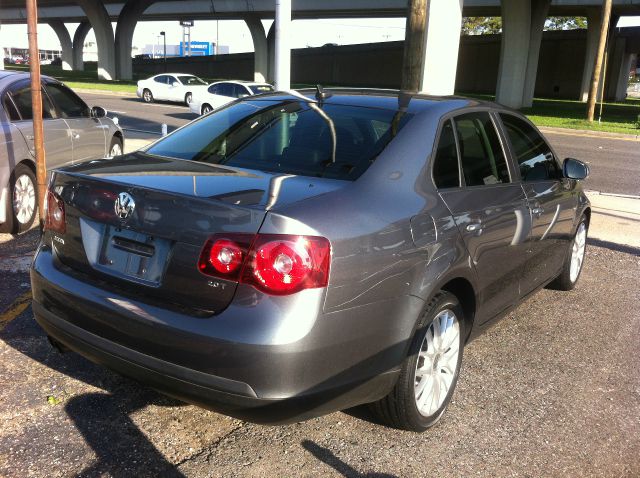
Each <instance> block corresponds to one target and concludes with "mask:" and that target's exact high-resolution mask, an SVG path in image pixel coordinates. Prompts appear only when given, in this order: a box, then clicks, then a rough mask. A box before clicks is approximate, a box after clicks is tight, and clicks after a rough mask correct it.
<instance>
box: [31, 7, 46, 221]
mask: <svg viewBox="0 0 640 478" xmlns="http://www.w3.org/2000/svg"><path fill="white" fill-rule="evenodd" d="M26 2H27V29H28V35H29V69H30V70H31V109H32V111H33V144H34V149H35V152H36V182H37V183H38V211H40V224H41V225H43V224H44V195H45V192H46V189H47V160H46V158H45V153H44V129H43V126H42V82H41V81H40V52H39V51H38V2H37V0H26Z"/></svg>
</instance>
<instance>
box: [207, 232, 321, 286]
mask: <svg viewBox="0 0 640 478" xmlns="http://www.w3.org/2000/svg"><path fill="white" fill-rule="evenodd" d="M330 261H331V245H330V244H329V241H328V240H327V239H325V238H324V237H315V236H291V235H280V234H258V235H255V236H254V235H252V234H227V235H220V234H219V235H216V236H214V237H212V238H211V239H209V241H207V244H206V245H205V247H204V249H203V250H202V254H201V255H200V261H199V262H198V268H199V269H200V271H201V272H202V273H204V274H206V275H210V276H214V277H220V278H222V279H227V280H233V281H237V282H241V283H244V284H250V285H252V286H254V287H255V288H256V289H259V290H261V291H263V292H266V293H268V294H273V295H286V294H293V293H295V292H299V291H301V290H303V289H312V288H317V287H326V286H327V284H328V281H329V264H330Z"/></svg>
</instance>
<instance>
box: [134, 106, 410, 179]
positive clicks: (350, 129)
mask: <svg viewBox="0 0 640 478" xmlns="http://www.w3.org/2000/svg"><path fill="white" fill-rule="evenodd" d="M317 108H318V107H316V106H315V105H313V106H312V105H310V104H309V103H307V102H305V101H293V100H289V101H284V102H283V101H280V100H278V101H276V100H253V101H244V102H241V103H234V104H232V105H230V106H228V107H226V108H222V109H220V110H218V111H217V112H216V113H214V114H211V115H208V116H206V117H203V118H201V119H199V120H196V121H195V122H193V123H192V124H190V125H189V126H186V127H185V128H182V129H181V130H179V131H176V132H175V133H173V134H171V135H169V136H167V137H166V138H165V139H162V140H160V141H159V142H157V143H155V144H154V145H153V146H151V147H150V148H149V149H148V150H147V153H148V154H152V155H158V156H168V157H172V158H177V159H185V160H191V161H199V162H205V163H209V164H222V165H227V166H234V167H238V168H247V169H255V170H260V171H269V172H274V173H280V174H294V175H301V176H316V177H327V178H335V179H347V180H355V179H356V178H358V177H359V176H360V175H361V174H362V173H364V171H366V170H367V169H368V167H369V166H370V165H371V164H372V163H373V162H374V161H375V159H376V158H377V157H378V155H379V154H380V153H381V152H382V151H383V150H384V149H385V148H386V146H387V145H388V144H389V142H390V141H391V140H392V139H393V138H394V136H395V134H397V132H398V131H400V129H401V128H402V127H403V126H404V125H405V124H406V123H407V122H408V121H410V119H411V118H412V115H411V114H405V115H403V116H402V117H399V116H397V115H396V112H395V111H393V110H384V109H378V108H365V107H357V106H345V105H336V104H327V105H324V106H322V108H321V110H320V111H318V109H317ZM374 122H375V123H377V126H376V127H374V124H373V123H374ZM380 123H386V125H387V128H386V132H385V133H384V134H383V135H382V136H381V137H378V136H377V134H376V128H378V129H379V124H380ZM392 124H393V127H392V126H391V125H392ZM332 131H335V137H334V135H333V134H332ZM334 141H335V143H334ZM334 147H335V158H334V153H333V152H334Z"/></svg>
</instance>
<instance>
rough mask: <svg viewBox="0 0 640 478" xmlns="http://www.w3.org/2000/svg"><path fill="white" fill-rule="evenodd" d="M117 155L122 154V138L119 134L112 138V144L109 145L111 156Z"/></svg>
mask: <svg viewBox="0 0 640 478" xmlns="http://www.w3.org/2000/svg"><path fill="white" fill-rule="evenodd" d="M116 156H122V140H121V139H120V138H118V137H117V136H114V137H113V138H112V139H111V145H110V146H109V155H108V157H109V158H115V157H116Z"/></svg>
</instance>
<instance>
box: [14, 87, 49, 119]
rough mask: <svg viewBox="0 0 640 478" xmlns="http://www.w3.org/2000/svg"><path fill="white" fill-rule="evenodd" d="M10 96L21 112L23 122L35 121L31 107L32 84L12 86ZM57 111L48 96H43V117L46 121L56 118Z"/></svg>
mask: <svg viewBox="0 0 640 478" xmlns="http://www.w3.org/2000/svg"><path fill="white" fill-rule="evenodd" d="M8 94H9V95H11V98H12V99H13V103H14V104H15V106H16V108H17V109H18V111H19V112H20V117H21V119H22V120H31V119H33V109H32V107H31V83H30V82H29V81H21V82H19V83H17V84H15V85H14V86H12V87H11V88H10V89H9V91H8ZM55 115H56V112H55V109H54V107H53V105H52V104H51V102H50V101H49V98H47V95H46V94H44V93H43V94H42V117H43V118H44V119H51V118H54V117H55Z"/></svg>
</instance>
